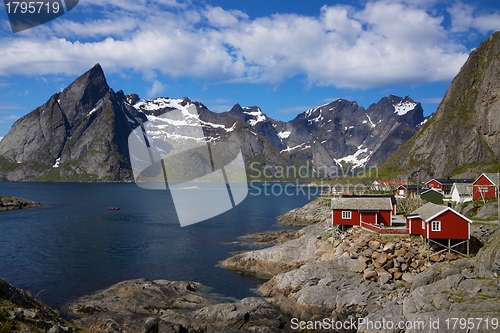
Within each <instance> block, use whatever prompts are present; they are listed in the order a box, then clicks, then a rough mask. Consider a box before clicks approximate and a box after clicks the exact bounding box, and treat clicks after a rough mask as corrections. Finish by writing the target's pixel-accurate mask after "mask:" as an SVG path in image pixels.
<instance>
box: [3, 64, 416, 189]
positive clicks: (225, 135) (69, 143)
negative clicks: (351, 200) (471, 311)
mask: <svg viewBox="0 0 500 333" xmlns="http://www.w3.org/2000/svg"><path fill="white" fill-rule="evenodd" d="M193 110H195V112H193ZM423 121H424V117H423V110H422V108H421V106H420V103H416V102H414V101H413V100H411V99H410V98H409V97H405V98H401V97H397V96H393V95H390V96H387V97H385V98H383V99H382V100H380V101H379V102H378V103H376V104H372V105H371V106H370V107H368V109H365V108H363V107H361V106H359V105H358V104H357V103H356V102H351V101H347V100H344V99H338V100H336V101H333V102H331V103H328V104H325V105H322V106H318V107H316V108H313V109H310V110H307V111H305V112H303V113H301V114H299V115H298V116H297V117H296V118H295V119H293V120H291V121H288V122H283V121H279V120H275V119H272V118H270V117H268V116H267V115H266V114H265V113H264V112H263V111H262V110H261V109H260V108H259V107H257V106H248V107H242V106H240V105H239V104H236V105H235V106H234V107H233V108H231V110H229V111H227V112H224V113H215V112H212V111H210V110H209V109H208V108H207V107H205V106H204V105H203V104H201V103H199V102H192V101H191V100H189V99H188V98H167V97H160V98H155V99H150V100H144V99H140V98H139V96H138V95H136V94H130V95H125V94H123V92H121V91H118V92H114V91H113V90H112V89H111V88H110V87H109V86H108V85H107V83H106V79H105V77H104V73H103V71H102V68H101V67H100V65H98V64H97V65H96V66H94V67H93V68H92V69H90V70H89V71H88V72H86V73H84V74H83V75H82V76H80V77H79V78H78V79H77V80H75V82H73V83H72V84H71V85H69V86H68V87H67V88H66V89H64V91H63V92H61V93H58V94H55V95H53V96H52V97H51V98H50V99H49V101H48V102H47V103H45V104H44V105H42V106H40V107H39V108H37V109H35V110H34V111H32V112H31V113H29V114H28V115H26V116H24V117H22V118H21V119H19V120H18V121H17V122H16V123H15V124H14V126H13V127H12V129H11V131H9V133H8V134H7V135H6V136H5V138H4V139H3V140H1V141H0V155H1V156H0V159H3V163H0V178H2V177H3V178H5V179H9V180H35V179H37V180H44V179H46V180H60V179H68V180H76V179H80V180H112V181H117V180H131V179H132V173H131V164H130V158H131V157H130V156H129V151H128V146H127V142H128V141H127V137H128V135H129V134H130V133H131V132H132V131H133V130H134V129H136V128H138V127H139V126H142V128H143V129H144V131H145V132H146V134H147V136H148V141H150V142H151V144H152V145H153V146H155V147H156V148H157V149H160V150H162V152H163V153H168V152H169V151H171V150H173V149H174V150H175V149H176V147H177V146H179V145H185V144H186V143H190V142H193V143H203V142H208V143H213V144H216V143H218V142H232V143H235V144H238V145H239V146H240V148H241V152H242V153H243V157H244V159H245V164H246V166H247V169H248V170H249V172H250V173H251V172H252V171H258V170H261V169H262V168H268V169H270V170H277V169H278V168H279V167H282V166H290V165H295V166H297V165H307V166H308V167H309V170H310V171H311V172H316V174H315V175H316V176H321V177H322V176H327V175H332V172H334V171H335V170H338V168H347V167H350V168H351V167H362V166H373V165H376V164H378V163H381V162H383V161H384V160H385V159H386V158H387V157H388V156H389V155H390V154H391V153H392V152H393V151H395V150H396V148H398V147H399V146H400V145H401V144H402V143H404V142H405V141H406V140H408V139H409V138H410V137H411V136H412V135H413V133H415V131H416V130H417V129H418V126H419V124H421V123H422V122H423ZM200 126H201V128H202V131H201V132H200ZM158 142H162V143H161V144H160V145H159V144H157V143H158ZM2 156H3V158H2ZM0 162H1V160H0ZM204 167H206V166H204V165H200V168H204ZM250 176H252V175H251V174H250Z"/></svg>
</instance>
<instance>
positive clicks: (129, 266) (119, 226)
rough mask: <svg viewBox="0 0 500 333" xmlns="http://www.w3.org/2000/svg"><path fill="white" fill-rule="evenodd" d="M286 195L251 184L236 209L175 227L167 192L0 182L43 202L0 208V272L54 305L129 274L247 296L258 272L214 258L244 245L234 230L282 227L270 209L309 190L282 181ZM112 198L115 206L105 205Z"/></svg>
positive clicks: (299, 200)
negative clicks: (246, 273)
mask: <svg viewBox="0 0 500 333" xmlns="http://www.w3.org/2000/svg"><path fill="white" fill-rule="evenodd" d="M262 185H264V184H262ZM290 185H291V184H288V186H290ZM272 186H274V187H276V186H281V185H278V184H273V185H272ZM272 192H274V193H272ZM287 193H288V194H293V195H291V196H290V195H285V194H284V193H280V190H279V188H278V187H276V188H275V191H264V190H263V187H257V186H256V185H255V184H254V185H252V186H250V191H249V195H248V196H247V198H246V199H245V200H244V201H243V202H242V203H241V204H240V205H239V206H237V207H236V208H234V209H232V210H230V211H228V212H226V213H224V214H222V215H219V216H217V217H214V218H212V219H210V220H207V221H204V222H201V223H198V224H194V225H191V226H188V227H184V228H181V227H180V225H179V222H178V220H177V215H176V212H175V210H174V206H173V203H172V200H171V197H170V196H169V193H168V191H165V190H163V191H159V190H156V191H155V190H145V189H141V188H139V187H137V186H136V185H135V184H123V183H120V184H102V183H0V195H11V196H16V197H22V198H27V199H30V200H34V201H38V202H41V203H43V204H44V205H45V207H44V208H40V209H24V210H19V211H9V212H2V213H0V278H3V279H5V280H6V281H7V282H9V283H11V284H14V285H15V286H17V287H19V288H22V289H26V290H29V291H30V292H31V294H32V295H34V296H37V297H38V298H40V299H41V300H42V301H44V302H46V303H47V304H48V305H50V306H53V307H59V308H60V307H62V306H64V305H65V304H66V303H67V302H69V301H71V300H74V299H76V298H78V297H80V296H83V295H86V294H89V293H92V292H94V291H97V290H100V289H103V288H106V287H109V286H110V285H112V284H114V283H117V282H120V281H123V280H128V279H135V278H147V279H166V280H190V281H198V282H201V283H203V284H204V285H206V286H208V287H210V288H211V291H212V292H214V293H217V294H221V295H223V296H224V297H228V298H237V299H239V298H243V297H247V296H252V295H254V291H253V289H255V288H256V287H257V286H258V284H259V283H262V281H261V280H258V279H256V278H254V277H250V276H244V275H240V274H238V273H235V272H232V271H228V270H226V269H223V268H220V267H217V263H218V262H219V261H220V260H223V259H226V258H227V257H229V256H230V255H231V254H232V253H234V252H236V251H241V250H246V249H248V248H249V246H248V245H247V246H245V245H242V244H238V243H235V242H234V241H237V240H238V237H239V236H243V235H245V234H248V233H253V232H258V231H267V230H278V229H282V227H280V226H279V225H278V224H277V219H276V218H277V216H279V215H280V214H282V213H284V212H286V211H288V210H290V209H293V208H295V207H299V206H302V205H304V204H305V203H307V202H308V201H309V200H310V199H311V197H309V196H310V193H308V192H307V191H296V192H294V191H292V190H290V187H289V188H288V191H287ZM313 194H314V193H313ZM308 197H309V198H308ZM115 206H116V207H120V210H115V211H113V210H109V207H115Z"/></svg>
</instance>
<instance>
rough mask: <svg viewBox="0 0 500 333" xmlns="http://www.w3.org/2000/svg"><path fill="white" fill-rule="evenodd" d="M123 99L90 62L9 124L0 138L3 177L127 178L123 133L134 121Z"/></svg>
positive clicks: (111, 179) (126, 134)
mask: <svg viewBox="0 0 500 333" xmlns="http://www.w3.org/2000/svg"><path fill="white" fill-rule="evenodd" d="M123 98H124V96H123V93H121V92H118V93H115V92H114V91H113V90H112V89H110V88H109V86H108V85H107V83H106V79H105V77H104V73H103V71H102V68H101V67H100V66H99V65H96V66H94V67H93V68H92V69H90V70H89V71H87V72H86V73H85V74H83V75H82V76H80V77H79V78H78V79H77V80H76V81H74V82H73V83H72V84H71V85H69V86H68V87H67V88H66V89H64V90H63V91H62V92H61V93H58V94H54V95H53V96H52V97H50V99H49V100H48V101H47V102H46V103H45V104H44V105H42V106H40V107H38V108H37V109H35V110H33V111H32V112H31V113H29V114H27V115H26V116H24V117H22V118H21V119H19V120H18V121H17V122H16V123H15V124H14V125H13V126H12V129H11V130H10V131H9V133H8V134H7V135H6V136H5V137H4V139H3V140H2V141H1V142H0V155H1V156H3V157H4V158H3V159H2V161H0V165H1V166H2V170H1V171H3V174H4V178H7V179H8V180H36V179H37V180H59V179H72V180H86V181H92V180H106V181H117V180H127V179H130V175H131V173H130V162H129V157H128V148H127V136H128V133H130V131H131V128H132V127H131V125H134V124H135V125H137V123H136V121H135V120H132V119H131V116H130V115H128V116H127V112H126V110H123V109H122V107H121V105H122V100H123Z"/></svg>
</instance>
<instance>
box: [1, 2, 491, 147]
mask: <svg viewBox="0 0 500 333" xmlns="http://www.w3.org/2000/svg"><path fill="white" fill-rule="evenodd" d="M496 30H500V3H499V2H498V1H487V0H475V1H473V0H462V1H453V0H452V1H441V0H373V1H359V0H353V1H344V0H342V1H326V0H323V1H319V0H307V1H306V0H252V1H249V0H237V1H235V0H214V1H209V0H205V1H196V0H191V1H180V0H154V1H147V0H80V1H79V3H78V5H77V6H76V7H74V8H73V9H72V10H71V11H69V12H67V13H66V14H64V15H63V16H61V17H59V18H57V19H55V20H53V21H50V22H48V23H46V24H43V25H40V26H37V27H34V28H32V29H29V30H25V31H22V32H18V33H13V32H12V30H11V27H10V24H9V21H8V18H7V14H6V8H5V6H4V4H1V5H0V45H1V46H0V59H1V60H0V101H1V102H0V137H2V136H4V135H5V134H6V133H7V132H8V131H9V129H10V127H11V126H12V124H13V123H14V122H15V121H16V120H17V119H19V118H20V117H21V116H23V115H25V114H27V113H29V112H30V111H32V110H33V109H35V108H36V107H38V106H40V105H42V104H44V103H45V102H46V101H47V100H48V99H49V98H50V96H51V95H52V94H54V93H57V92H60V91H62V89H64V88H65V87H66V86H67V85H68V84H70V83H71V82H72V81H74V80H75V79H76V78H77V77H78V76H79V75H80V74H82V73H84V72H85V71H87V70H88V69H90V68H91V67H93V66H94V64H96V63H100V64H101V66H102V67H103V69H104V72H105V75H106V78H107V81H108V84H109V85H110V87H111V88H113V89H114V90H115V91H118V90H123V91H124V92H125V93H126V94H129V93H137V94H138V95H139V96H140V97H141V98H143V99H149V98H154V97H172V98H182V97H185V96H186V97H188V98H190V99H191V100H192V101H199V102H201V103H203V104H204V105H206V106H207V107H208V108H209V109H210V110H212V111H215V112H224V111H227V110H229V109H230V108H231V107H232V106H233V105H234V104H236V103H239V104H241V105H242V106H254V105H256V106H259V107H260V108H261V110H262V111H263V112H264V113H266V114H267V115H268V116H270V117H272V118H275V119H280V120H284V121H287V120H290V119H293V118H295V117H296V116H297V115H298V114H299V113H301V112H304V111H306V110H307V109H310V108H313V107H316V106H319V105H323V104H326V103H329V102H331V101H334V100H336V99H338V98H345V99H348V100H351V101H356V102H357V103H358V104H359V105H361V106H363V107H368V106H369V105H370V104H372V103H376V102H378V101H379V100H380V99H381V98H383V97H385V96H387V95H390V94H394V95H398V96H401V97H404V96H410V97H411V98H412V99H414V100H415V101H417V102H421V103H422V106H423V108H424V113H425V115H429V114H431V113H433V112H434V111H435V110H436V108H437V106H438V104H439V102H440V101H441V99H442V98H443V96H444V93H445V92H446V90H447V88H448V86H449V84H450V82H451V80H452V79H453V77H454V76H455V75H456V74H457V73H458V71H459V70H460V67H461V66H462V65H463V64H464V62H465V61H466V59H467V57H468V55H469V53H470V52H471V50H473V49H474V48H476V47H478V45H479V44H480V42H482V41H484V40H486V39H487V38H488V37H489V36H490V35H491V34H492V33H493V32H494V31H496Z"/></svg>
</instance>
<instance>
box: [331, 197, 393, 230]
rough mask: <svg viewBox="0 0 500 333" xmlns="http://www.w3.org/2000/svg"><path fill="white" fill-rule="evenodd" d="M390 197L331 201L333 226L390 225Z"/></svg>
mask: <svg viewBox="0 0 500 333" xmlns="http://www.w3.org/2000/svg"><path fill="white" fill-rule="evenodd" d="M392 212H393V205H392V202H391V198H390V197H342V198H333V199H332V215H331V216H332V224H333V225H350V226H352V225H361V223H362V222H363V223H367V224H384V225H392Z"/></svg>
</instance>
